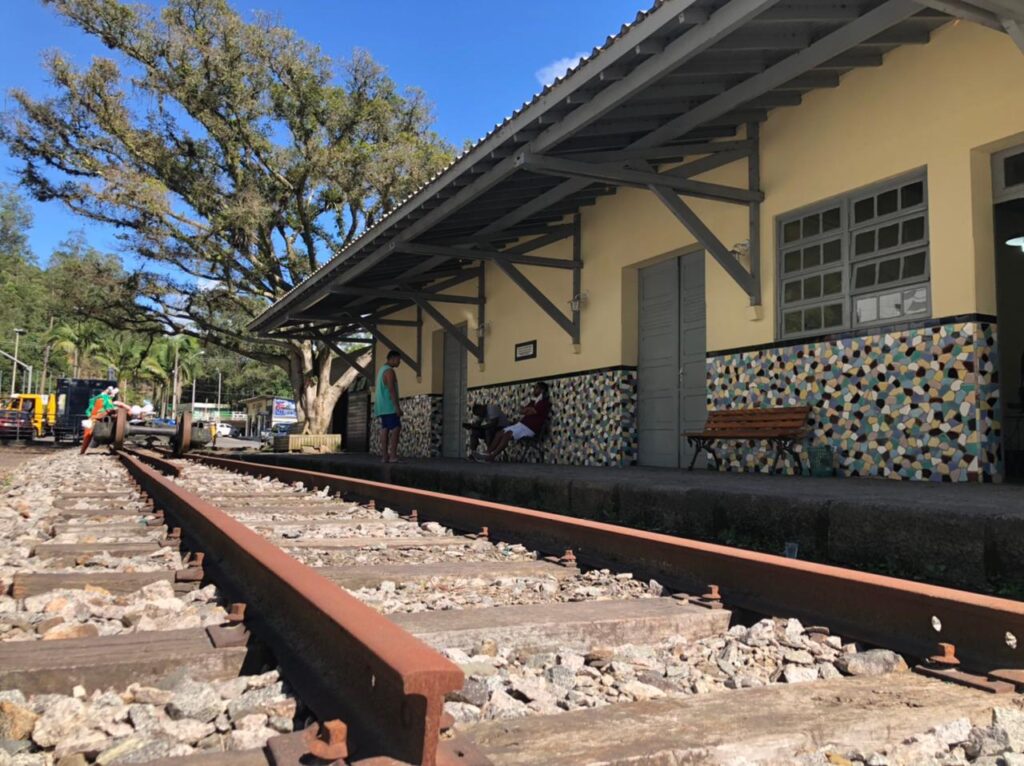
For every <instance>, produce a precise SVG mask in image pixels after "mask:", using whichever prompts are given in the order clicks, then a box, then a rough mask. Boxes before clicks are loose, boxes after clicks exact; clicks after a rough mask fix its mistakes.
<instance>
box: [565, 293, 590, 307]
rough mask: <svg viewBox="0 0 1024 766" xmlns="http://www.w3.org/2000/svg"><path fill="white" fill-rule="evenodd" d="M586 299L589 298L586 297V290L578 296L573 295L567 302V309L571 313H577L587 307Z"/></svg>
mask: <svg viewBox="0 0 1024 766" xmlns="http://www.w3.org/2000/svg"><path fill="white" fill-rule="evenodd" d="M588 297H589V296H588V295H587V291H586V290H584V291H583V292H581V293H579V294H578V295H574V296H573V297H572V300H570V301H569V309H570V310H571V311H579V310H580V309H581V308H583V307H584V306H586V305H587V298H588Z"/></svg>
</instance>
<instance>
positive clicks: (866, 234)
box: [853, 231, 875, 255]
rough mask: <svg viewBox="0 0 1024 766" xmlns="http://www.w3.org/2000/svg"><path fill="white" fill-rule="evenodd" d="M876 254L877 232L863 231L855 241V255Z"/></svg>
mask: <svg viewBox="0 0 1024 766" xmlns="http://www.w3.org/2000/svg"><path fill="white" fill-rule="evenodd" d="M873 252H875V232H874V231H862V232H861V233H860V234H858V235H857V236H856V238H855V239H854V241H853V253H854V255H864V254H865V253H873Z"/></svg>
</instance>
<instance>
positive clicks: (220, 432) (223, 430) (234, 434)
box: [217, 423, 242, 439]
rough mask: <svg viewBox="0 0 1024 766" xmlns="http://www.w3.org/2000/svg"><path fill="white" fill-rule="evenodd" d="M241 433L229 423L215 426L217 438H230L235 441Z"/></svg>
mask: <svg viewBox="0 0 1024 766" xmlns="http://www.w3.org/2000/svg"><path fill="white" fill-rule="evenodd" d="M241 433H242V432H241V430H240V429H239V428H238V426H233V425H231V424H230V423H218V424H217V436H230V437H231V438H233V439H237V438H238V437H239V436H240V435H241Z"/></svg>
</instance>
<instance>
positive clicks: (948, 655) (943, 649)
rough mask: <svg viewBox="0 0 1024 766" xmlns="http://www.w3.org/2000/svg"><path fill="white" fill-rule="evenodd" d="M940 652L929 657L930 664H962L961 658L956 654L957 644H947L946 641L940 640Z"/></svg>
mask: <svg viewBox="0 0 1024 766" xmlns="http://www.w3.org/2000/svg"><path fill="white" fill-rule="evenodd" d="M938 650H939V652H938V654H933V655H932V656H931V657H929V658H928V664H929V665H945V666H946V667H955V666H957V665H959V664H960V660H958V659H957V656H956V645H955V644H947V643H945V642H944V641H940V642H939V644H938Z"/></svg>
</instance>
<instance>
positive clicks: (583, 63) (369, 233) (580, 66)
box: [254, 0, 667, 324]
mask: <svg viewBox="0 0 1024 766" xmlns="http://www.w3.org/2000/svg"><path fill="white" fill-rule="evenodd" d="M666 1H667V0H655V3H654V4H653V5H652V6H651V7H650V8H647V9H646V10H641V11H638V12H637V13H636V16H634V18H633V21H631V22H628V23H626V24H623V25H622V26H621V27H620V28H619V31H618V32H617V33H616V34H614V35H609V36H608V37H606V38H605V40H604V42H603V43H602V44H601V45H598V46H595V47H594V48H593V49H592V50H591V51H590V54H589V55H587V56H585V57H583V58H581V59H580V60H579V62H577V64H576V65H575V66H574V67H572V68H570V69H568V70H567V71H566V72H565V74H563V75H562V76H561V77H557V78H555V80H554V81H553V82H551V83H549V84H548V85H546V86H544V87H543V88H542V89H541V90H539V91H538V92H537V93H535V94H534V95H533V97H532V98H531V99H529V100H527V101H524V102H523V103H522V104H520V105H519V107H518V108H516V109H514V110H513V111H512V112H511V113H510V114H509V115H508V116H506V117H505V119H503V120H502V121H501V122H496V123H495V124H494V126H493V127H492V128H491V130H489V131H488V132H487V133H486V134H484V135H483V136H482V137H480V138H479V139H477V140H476V141H475V142H474V143H473V144H472V145H471V146H470V147H469V148H467V149H466V150H465V151H463V152H461V153H460V154H458V155H456V157H455V159H454V160H452V161H451V162H450V163H449V164H448V165H446V166H445V167H444V168H442V169H441V170H440V171H438V172H437V173H435V174H434V175H433V176H432V177H431V178H430V179H428V180H427V181H426V182H425V183H423V184H422V185H421V186H420V187H419V188H418V189H417V190H416V191H414V192H413V193H412V194H410V195H408V196H407V197H406V198H405V199H403V200H402V201H401V202H399V203H398V204H397V205H395V207H394V208H392V210H390V211H389V212H388V213H387V214H386V215H384V216H383V217H382V218H381V219H380V220H379V221H377V222H376V223H375V224H374V225H373V226H372V227H371V228H369V229H367V230H366V231H364V232H362V233H361V234H360V235H359V236H358V237H356V238H355V239H354V240H352V241H351V242H350V243H349V244H348V245H347V246H346V247H345V248H344V249H343V250H342V251H341V252H340V253H338V254H337V255H335V256H334V257H332V258H331V259H330V260H328V261H326V262H325V263H323V264H322V265H321V266H320V267H319V268H317V269H316V271H314V272H312V273H311V274H309V276H307V277H306V278H305V279H304V280H302V282H300V283H299V284H297V285H296V286H295V287H293V288H292V289H291V290H289V291H288V292H287V293H285V295H283V296H282V297H281V298H279V299H278V300H277V301H276V302H275V303H274V304H273V305H272V306H270V307H268V308H267V310H266V311H264V312H263V314H261V315H260V316H259V317H257V318H256V320H255V322H254V324H256V323H259V322H260V320H262V319H263V318H264V317H265V316H266V315H267V314H268V313H271V312H273V311H274V310H275V308H276V307H277V306H280V305H281V304H282V303H286V302H288V301H289V300H290V299H291V298H292V297H293V296H294V295H296V294H298V293H300V292H302V290H303V289H304V288H305V286H306V285H307V284H308V283H310V282H313V281H316V279H317V278H318V277H319V276H320V275H322V274H324V273H325V272H327V271H329V270H331V269H333V268H334V267H335V266H336V265H338V264H339V263H341V262H342V261H344V260H345V259H346V258H347V256H348V254H349V253H350V252H352V251H353V250H355V249H356V248H357V247H359V246H360V245H361V243H362V242H363V241H364V240H366V239H369V238H371V237H373V236H374V235H375V234H376V232H377V231H379V230H380V229H382V228H383V227H384V226H385V225H386V223H387V221H388V219H389V218H390V217H391V216H393V215H394V214H395V213H397V212H398V211H399V210H401V209H402V208H403V207H405V206H406V205H408V204H410V203H412V202H413V201H414V200H415V199H416V198H417V197H419V196H420V195H422V194H423V193H424V192H425V191H426V189H427V188H429V187H430V186H431V185H433V184H434V183H436V182H437V181H439V180H441V179H443V178H444V176H445V175H447V174H449V173H450V172H451V171H452V170H453V169H455V168H456V167H458V166H459V165H460V164H463V163H465V162H467V161H468V160H469V158H470V157H472V155H473V153H474V152H475V151H477V150H478V149H479V148H480V147H481V146H482V145H483V144H484V143H486V142H487V141H488V140H489V139H491V138H492V137H494V136H495V135H496V134H497V133H498V132H499V131H500V130H502V129H503V128H505V127H506V126H508V125H509V124H510V123H511V122H512V121H513V120H515V119H516V118H517V117H520V116H521V115H522V114H523V113H524V112H525V111H526V110H527V109H529V108H530V107H532V106H534V105H535V104H537V103H539V102H540V101H541V100H542V99H543V98H544V97H545V96H546V95H548V94H549V93H551V91H552V90H554V89H555V88H558V87H559V86H561V85H562V83H564V82H566V81H567V80H569V79H570V78H574V77H576V76H577V75H578V73H579V72H581V71H582V70H584V69H585V68H586V67H587V66H588V65H589V64H590V63H591V62H592V61H594V60H595V59H596V58H597V57H598V56H600V55H601V53H602V52H603V51H605V50H607V49H608V48H610V47H611V46H612V45H614V44H615V42H616V41H617V40H619V39H620V38H621V37H622V36H623V35H625V34H626V33H627V32H628V31H629V30H630V29H632V28H633V27H635V26H636V25H637V24H639V23H640V22H642V21H643V20H644V19H646V18H647V17H649V16H650V15H651V14H652V13H653V12H654V11H655V10H657V9H658V8H660V7H661V6H662V5H664V3H665V2H666Z"/></svg>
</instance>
